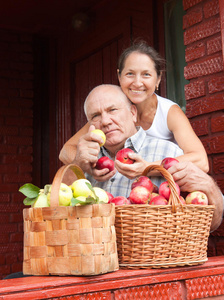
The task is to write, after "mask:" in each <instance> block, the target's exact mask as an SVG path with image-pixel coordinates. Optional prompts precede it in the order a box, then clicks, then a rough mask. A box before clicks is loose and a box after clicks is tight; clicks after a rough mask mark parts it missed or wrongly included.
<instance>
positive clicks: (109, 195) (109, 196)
mask: <svg viewBox="0 0 224 300" xmlns="http://www.w3.org/2000/svg"><path fill="white" fill-rule="evenodd" d="M105 192H106V193H107V196H108V199H109V201H108V203H110V201H111V200H112V199H114V196H113V195H112V194H111V193H109V192H107V191H105Z"/></svg>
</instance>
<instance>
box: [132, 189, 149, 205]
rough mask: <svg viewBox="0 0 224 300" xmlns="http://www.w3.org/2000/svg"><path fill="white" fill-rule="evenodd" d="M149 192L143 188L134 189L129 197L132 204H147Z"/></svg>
mask: <svg viewBox="0 0 224 300" xmlns="http://www.w3.org/2000/svg"><path fill="white" fill-rule="evenodd" d="M150 195H151V193H150V191H149V190H148V189H147V188H146V187H144V186H140V185H139V186H136V187H134V188H133V189H132V190H131V192H130V195H129V199H130V201H131V203H132V204H148V202H149V199H150Z"/></svg>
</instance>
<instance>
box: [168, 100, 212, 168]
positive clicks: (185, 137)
mask: <svg viewBox="0 0 224 300" xmlns="http://www.w3.org/2000/svg"><path fill="white" fill-rule="evenodd" d="M167 124H168V128H169V130H170V131H172V132H173V135H174V138H175V140H176V141H177V143H178V146H179V147H180V148H181V149H182V150H183V152H184V155H181V156H179V157H176V158H177V159H178V160H179V161H180V162H181V161H191V162H193V163H194V164H195V165H196V166H198V167H199V168H200V169H201V170H203V171H204V172H206V173H207V172H208V170H209V164H208V157H207V154H206V151H205V148H204V146H203V144H202V142H201V141H200V139H199V138H198V137H197V135H196V134H195V132H194V130H193V128H192V126H191V124H190V122H189V120H188V118H187V117H186V116H185V114H184V113H183V111H182V110H181V109H180V107H179V106H177V105H173V106H172V107H171V108H170V110H169V112H168V117H167Z"/></svg>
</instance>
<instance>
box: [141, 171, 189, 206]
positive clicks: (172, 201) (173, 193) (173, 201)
mask: <svg viewBox="0 0 224 300" xmlns="http://www.w3.org/2000/svg"><path fill="white" fill-rule="evenodd" d="M153 170H157V171H159V172H160V174H161V175H162V176H163V177H164V178H165V179H166V181H168V183H169V187H170V198H169V201H168V204H169V205H172V212H176V210H177V208H176V206H177V205H178V204H181V206H182V207H183V204H182V203H181V201H180V198H179V195H178V193H177V189H176V185H175V181H174V179H173V176H172V175H171V174H170V173H169V172H168V171H167V170H166V169H165V168H163V167H162V166H160V165H149V166H148V167H146V168H145V170H144V171H143V173H142V175H143V176H148V174H149V173H150V172H151V171H153Z"/></svg>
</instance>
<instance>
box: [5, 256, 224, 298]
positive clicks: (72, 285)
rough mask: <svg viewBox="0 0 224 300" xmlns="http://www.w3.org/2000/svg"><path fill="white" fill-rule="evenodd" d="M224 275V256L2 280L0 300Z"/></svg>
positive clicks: (73, 293) (65, 294)
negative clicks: (187, 262)
mask: <svg viewBox="0 0 224 300" xmlns="http://www.w3.org/2000/svg"><path fill="white" fill-rule="evenodd" d="M220 274H224V256H216V257H210V258H209V259H208V261H207V262H206V263H204V264H202V265H198V266H185V267H178V268H168V269H140V270H119V271H116V272H112V273H108V274H104V275H96V276H83V277H80V276H79V277H77V276H64V277H61V276H33V277H23V278H15V279H7V280H2V281H1V282H0V299H8V300H9V299H13V300H15V299H17V300H20V299H21V300H25V299H46V298H50V297H62V296H68V295H79V294H83V293H93V292H99V291H100V292H102V291H110V290H117V289H120V288H127V287H134V286H142V285H148V284H155V283H163V282H172V281H180V280H186V279H192V278H197V277H205V276H213V275H220Z"/></svg>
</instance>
